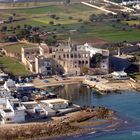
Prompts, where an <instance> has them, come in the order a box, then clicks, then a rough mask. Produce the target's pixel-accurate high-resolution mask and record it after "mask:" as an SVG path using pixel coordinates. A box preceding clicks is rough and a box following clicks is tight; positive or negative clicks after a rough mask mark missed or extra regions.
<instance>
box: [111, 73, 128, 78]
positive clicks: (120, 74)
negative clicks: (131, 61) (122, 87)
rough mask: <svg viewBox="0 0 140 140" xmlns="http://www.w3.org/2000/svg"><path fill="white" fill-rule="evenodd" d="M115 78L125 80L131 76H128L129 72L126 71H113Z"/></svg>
mask: <svg viewBox="0 0 140 140" xmlns="http://www.w3.org/2000/svg"><path fill="white" fill-rule="evenodd" d="M111 74H112V76H113V78H114V79H118V80H125V79H128V78H129V77H128V76H127V73H126V72H124V71H114V72H113V73H111Z"/></svg>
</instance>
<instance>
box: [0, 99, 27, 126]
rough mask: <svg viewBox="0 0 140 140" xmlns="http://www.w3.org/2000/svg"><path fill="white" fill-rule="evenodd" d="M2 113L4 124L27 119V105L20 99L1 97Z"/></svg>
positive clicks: (0, 106) (0, 113)
mask: <svg viewBox="0 0 140 140" xmlns="http://www.w3.org/2000/svg"><path fill="white" fill-rule="evenodd" d="M0 115H1V122H2V124H5V123H17V122H24V121H25V107H24V106H23V105H21V103H20V101H19V100H18V99H12V98H11V99H6V98H1V99H0Z"/></svg>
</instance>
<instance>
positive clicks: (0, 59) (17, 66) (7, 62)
mask: <svg viewBox="0 0 140 140" xmlns="http://www.w3.org/2000/svg"><path fill="white" fill-rule="evenodd" d="M0 65H1V67H2V68H3V70H4V71H5V72H7V73H11V74H14V75H16V76H19V75H20V76H24V75H28V74H30V73H29V71H27V70H26V69H25V67H24V66H23V65H22V64H21V63H20V62H19V61H17V60H15V59H12V58H10V57H6V56H0Z"/></svg>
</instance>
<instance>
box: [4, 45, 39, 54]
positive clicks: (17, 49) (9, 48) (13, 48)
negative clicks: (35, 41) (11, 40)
mask: <svg viewBox="0 0 140 140" xmlns="http://www.w3.org/2000/svg"><path fill="white" fill-rule="evenodd" d="M22 47H36V45H32V44H24V43H17V44H13V45H7V46H4V47H3V48H4V49H5V50H7V51H8V52H11V53H19V54H21V48H22Z"/></svg>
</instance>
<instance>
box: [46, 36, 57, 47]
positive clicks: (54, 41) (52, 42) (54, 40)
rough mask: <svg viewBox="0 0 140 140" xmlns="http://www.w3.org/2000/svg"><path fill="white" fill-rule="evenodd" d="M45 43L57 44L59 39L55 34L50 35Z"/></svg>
mask: <svg viewBox="0 0 140 140" xmlns="http://www.w3.org/2000/svg"><path fill="white" fill-rule="evenodd" d="M45 43H46V44H47V45H55V44H56V43H57V39H56V38H55V37H53V36H48V38H47V39H46V40H45Z"/></svg>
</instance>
